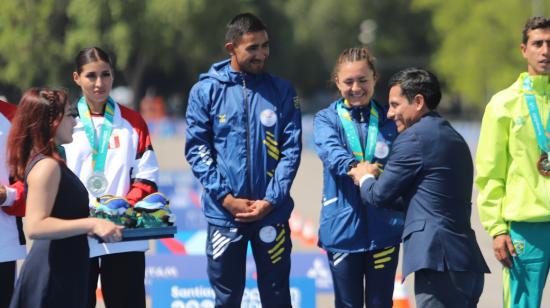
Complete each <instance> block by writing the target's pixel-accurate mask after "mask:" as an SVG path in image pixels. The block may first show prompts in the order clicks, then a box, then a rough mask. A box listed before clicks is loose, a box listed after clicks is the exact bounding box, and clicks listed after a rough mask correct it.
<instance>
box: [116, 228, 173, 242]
mask: <svg viewBox="0 0 550 308" xmlns="http://www.w3.org/2000/svg"><path fill="white" fill-rule="evenodd" d="M177 232H178V230H177V228H176V226H171V227H153V228H128V229H122V241H123V242H125V241H139V240H151V239H159V238H167V237H174V234H176V233H177Z"/></svg>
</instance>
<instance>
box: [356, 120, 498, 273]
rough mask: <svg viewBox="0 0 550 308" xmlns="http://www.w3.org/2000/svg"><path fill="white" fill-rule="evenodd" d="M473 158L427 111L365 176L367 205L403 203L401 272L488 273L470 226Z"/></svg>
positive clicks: (443, 123) (363, 195)
mask: <svg viewBox="0 0 550 308" xmlns="http://www.w3.org/2000/svg"><path fill="white" fill-rule="evenodd" d="M472 181H473V163H472V156H471V154H470V150H469V148H468V145H467V144H466V142H465V141H464V139H463V138H462V136H460V134H458V133H457V132H456V131H455V130H454V129H453V128H452V127H451V125H450V124H449V122H447V121H446V120H444V119H443V118H441V117H440V116H439V115H438V114H437V113H435V112H430V113H428V114H426V115H424V116H423V117H422V118H421V119H420V121H418V122H417V123H415V124H413V125H411V126H410V127H409V128H408V129H406V130H405V131H403V132H402V133H401V134H400V135H399V136H398V137H397V139H395V142H394V144H393V147H392V150H391V153H390V157H389V159H388V162H387V164H386V166H385V168H384V172H383V173H382V174H381V175H380V177H379V178H378V180H375V179H367V180H366V181H364V182H363V184H362V186H361V198H362V199H363V201H364V202H365V203H366V204H367V206H372V205H374V206H383V207H392V206H395V200H398V199H399V198H401V200H402V201H403V203H404V206H405V209H406V214H405V229H404V231H403V236H402V239H403V249H404V252H403V254H404V255H403V277H406V276H407V275H408V274H410V273H411V272H415V271H418V270H420V269H432V270H436V271H446V270H452V271H471V272H478V273H483V272H485V273H488V272H489V268H488V267H487V264H486V263H485V260H484V259H483V256H482V254H481V251H480V250H479V246H478V245H477V242H476V238H475V233H474V231H473V230H472V228H471V225H470V214H471V211H472V205H471V198H472Z"/></svg>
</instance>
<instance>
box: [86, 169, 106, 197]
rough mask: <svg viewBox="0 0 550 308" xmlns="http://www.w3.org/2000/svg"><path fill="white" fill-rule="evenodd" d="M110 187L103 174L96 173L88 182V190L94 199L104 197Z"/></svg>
mask: <svg viewBox="0 0 550 308" xmlns="http://www.w3.org/2000/svg"><path fill="white" fill-rule="evenodd" d="M108 185H109V181H107V178H106V177H105V175H103V174H102V173H94V174H92V175H91V176H90V177H89V178H88V180H87V181H86V188H88V191H89V192H90V193H91V194H92V196H94V197H100V196H102V195H104V194H105V191H106V190H107V186H108Z"/></svg>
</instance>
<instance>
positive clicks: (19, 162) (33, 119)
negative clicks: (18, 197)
mask: <svg viewBox="0 0 550 308" xmlns="http://www.w3.org/2000/svg"><path fill="white" fill-rule="evenodd" d="M67 103H68V99H67V94H66V93H65V92H64V91H59V90H50V89H45V88H43V89H40V88H31V89H29V90H27V91H26V92H25V93H24V94H23V97H22V98H21V101H19V106H18V108H17V112H16V113H15V116H14V118H13V120H12V126H11V129H10V134H9V137H8V166H9V168H10V171H11V175H12V176H14V177H15V178H16V179H18V180H23V179H24V177H25V168H26V167H27V164H28V163H29V162H30V161H31V160H32V159H33V158H34V157H35V156H36V155H38V154H43V155H46V156H50V157H53V158H54V159H56V160H58V161H60V162H62V161H63V159H62V158H61V156H60V155H59V154H58V153H57V151H56V150H55V132H56V130H57V127H58V126H59V123H60V122H61V120H62V119H63V116H64V114H65V106H66V105H67Z"/></svg>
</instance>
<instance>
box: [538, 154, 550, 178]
mask: <svg viewBox="0 0 550 308" xmlns="http://www.w3.org/2000/svg"><path fill="white" fill-rule="evenodd" d="M537 169H538V170H539V173H540V174H542V175H543V176H550V161H548V155H547V154H546V153H544V154H542V155H541V156H540V158H539V161H538V162H537Z"/></svg>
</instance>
